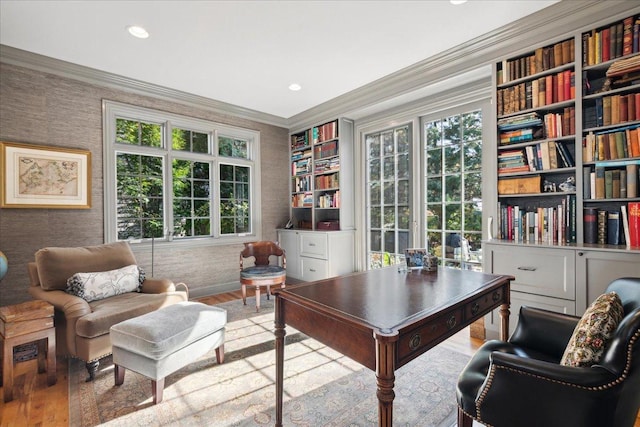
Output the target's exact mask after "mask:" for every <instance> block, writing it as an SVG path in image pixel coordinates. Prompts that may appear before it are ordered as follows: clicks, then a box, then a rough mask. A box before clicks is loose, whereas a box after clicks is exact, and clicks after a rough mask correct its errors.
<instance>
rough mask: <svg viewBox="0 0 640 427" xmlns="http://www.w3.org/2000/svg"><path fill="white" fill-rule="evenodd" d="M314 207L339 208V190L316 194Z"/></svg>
mask: <svg viewBox="0 0 640 427" xmlns="http://www.w3.org/2000/svg"><path fill="white" fill-rule="evenodd" d="M316 207H319V208H339V207H340V190H338V191H335V192H333V193H323V194H320V195H319V196H318V202H317V203H316Z"/></svg>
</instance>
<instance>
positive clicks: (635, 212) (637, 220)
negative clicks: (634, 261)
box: [627, 202, 640, 248]
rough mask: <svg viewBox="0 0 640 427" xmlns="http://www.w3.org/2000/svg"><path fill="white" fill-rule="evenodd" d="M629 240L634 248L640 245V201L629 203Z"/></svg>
mask: <svg viewBox="0 0 640 427" xmlns="http://www.w3.org/2000/svg"><path fill="white" fill-rule="evenodd" d="M627 216H628V219H629V242H630V246H631V247H632V248H638V247H640V202H629V203H627Z"/></svg>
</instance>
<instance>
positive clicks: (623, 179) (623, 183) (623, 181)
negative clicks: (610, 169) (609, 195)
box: [620, 169, 627, 199]
mask: <svg viewBox="0 0 640 427" xmlns="http://www.w3.org/2000/svg"><path fill="white" fill-rule="evenodd" d="M620 198H621V199H626V198H627V170H626V169H621V170H620Z"/></svg>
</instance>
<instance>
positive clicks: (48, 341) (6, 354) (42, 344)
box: [0, 301, 57, 402]
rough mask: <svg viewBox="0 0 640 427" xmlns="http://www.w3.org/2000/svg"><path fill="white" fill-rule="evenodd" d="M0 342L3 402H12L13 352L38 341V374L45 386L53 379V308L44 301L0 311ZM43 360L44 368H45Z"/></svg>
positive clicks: (16, 305) (54, 344) (8, 307)
mask: <svg viewBox="0 0 640 427" xmlns="http://www.w3.org/2000/svg"><path fill="white" fill-rule="evenodd" d="M0 340H1V341H2V390H3V392H4V401H5V402H10V401H11V400H13V364H14V361H13V348H14V347H15V346H18V345H22V344H26V343H29V342H34V341H38V372H39V373H42V372H45V371H46V372H47V384H48V385H50V386H51V385H54V384H55V383H56V381H57V378H56V334H55V328H54V325H53V306H52V305H51V304H49V303H48V302H46V301H28V302H24V303H22V304H15V305H9V306H6V307H0ZM45 358H46V368H45Z"/></svg>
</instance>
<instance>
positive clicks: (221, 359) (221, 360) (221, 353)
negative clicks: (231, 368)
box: [216, 344, 224, 365]
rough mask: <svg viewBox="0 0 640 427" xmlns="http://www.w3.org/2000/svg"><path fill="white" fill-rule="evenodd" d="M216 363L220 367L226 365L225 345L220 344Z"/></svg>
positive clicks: (217, 349)
mask: <svg viewBox="0 0 640 427" xmlns="http://www.w3.org/2000/svg"><path fill="white" fill-rule="evenodd" d="M216 361H217V362H218V365H220V364H222V363H224V344H220V347H218V348H216Z"/></svg>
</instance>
